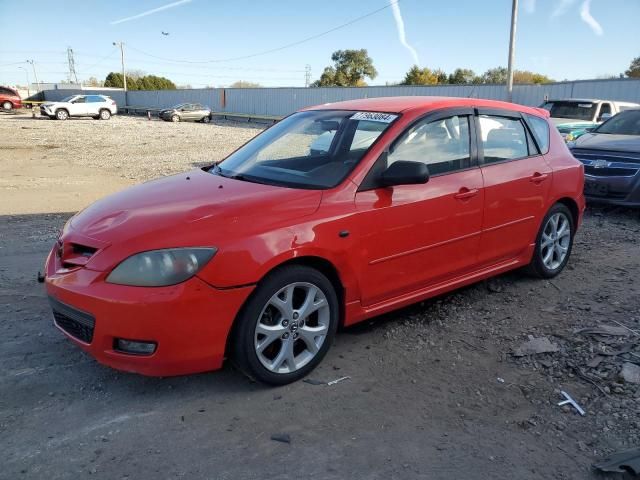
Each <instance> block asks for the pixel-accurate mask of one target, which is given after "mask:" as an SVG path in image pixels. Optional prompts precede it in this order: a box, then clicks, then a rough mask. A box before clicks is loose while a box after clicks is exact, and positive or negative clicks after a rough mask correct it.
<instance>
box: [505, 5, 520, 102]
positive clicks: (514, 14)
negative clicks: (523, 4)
mask: <svg viewBox="0 0 640 480" xmlns="http://www.w3.org/2000/svg"><path fill="white" fill-rule="evenodd" d="M517 23H518V0H513V4H512V6H511V36H510V37H509V66H508V69H507V102H512V101H513V59H514V57H515V48H516V25H517Z"/></svg>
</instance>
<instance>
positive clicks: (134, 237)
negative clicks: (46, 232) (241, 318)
mask: <svg viewBox="0 0 640 480" xmlns="http://www.w3.org/2000/svg"><path fill="white" fill-rule="evenodd" d="M321 198H322V192H321V191H320V190H301V189H291V188H284V187H275V186H270V185H262V184H256V183H249V182H245V181H240V180H234V179H230V178H225V177H221V176H219V175H214V174H211V173H208V172H205V171H203V170H194V171H192V172H188V173H184V174H180V175H174V176H171V177H165V178H161V179H158V180H154V181H151V182H147V183H143V184H141V185H137V186H134V187H131V188H128V189H126V190H123V191H121V192H119V193H116V194H113V195H110V196H108V197H106V198H104V199H102V200H99V201H97V202H95V203H94V204H92V205H90V206H89V207H87V208H86V209H84V210H83V211H81V212H80V213H78V214H76V215H75V216H74V217H73V218H72V219H71V220H70V221H69V222H68V223H67V225H66V226H65V228H64V230H63V233H62V236H61V240H62V241H64V242H66V243H74V244H79V245H83V246H88V247H91V248H95V249H97V250H98V252H97V253H96V254H95V255H94V256H93V257H91V259H90V260H89V261H88V262H87V264H86V267H87V268H90V269H94V270H106V269H109V268H112V267H113V266H115V264H117V263H119V262H120V261H122V260H123V259H124V258H126V257H128V256H130V255H132V254H134V253H138V252H141V251H145V250H154V249H159V248H170V247H187V246H214V247H218V248H224V247H225V246H227V247H228V246H232V245H233V243H234V241H235V240H236V239H238V238H242V237H243V236H246V235H251V234H259V233H261V232H266V231H268V230H269V229H273V228H277V227H286V226H288V225H290V224H291V222H292V221H294V220H295V221H297V220H298V219H299V218H301V217H304V216H307V215H310V214H312V213H313V212H315V211H316V210H317V209H318V206H319V205H320V200H321Z"/></svg>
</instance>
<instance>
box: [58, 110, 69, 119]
mask: <svg viewBox="0 0 640 480" xmlns="http://www.w3.org/2000/svg"><path fill="white" fill-rule="evenodd" d="M56 118H57V119H58V120H67V119H68V118H69V112H67V111H66V110H65V109H63V108H61V109H60V110H56Z"/></svg>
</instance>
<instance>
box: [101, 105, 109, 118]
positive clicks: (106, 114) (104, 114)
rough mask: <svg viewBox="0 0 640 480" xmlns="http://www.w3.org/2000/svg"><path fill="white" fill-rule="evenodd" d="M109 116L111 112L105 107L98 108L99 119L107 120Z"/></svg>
mask: <svg viewBox="0 0 640 480" xmlns="http://www.w3.org/2000/svg"><path fill="white" fill-rule="evenodd" d="M110 118H111V112H110V111H109V110H107V109H106V108H103V109H102V110H100V120H109V119H110Z"/></svg>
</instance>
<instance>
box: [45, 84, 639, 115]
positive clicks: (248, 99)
mask: <svg viewBox="0 0 640 480" xmlns="http://www.w3.org/2000/svg"><path fill="white" fill-rule="evenodd" d="M75 93H84V94H89V93H97V94H106V95H109V96H111V97H112V98H113V99H114V100H115V101H116V103H117V104H118V105H119V106H120V107H121V108H122V107H123V106H124V105H128V106H133V107H139V108H149V109H157V108H165V107H170V106H172V105H176V104H178V103H183V102H193V103H202V104H203V105H207V106H209V107H211V108H212V109H213V110H214V111H216V112H229V113H242V114H247V115H275V116H282V115H288V114H289V113H291V112H294V111H296V110H298V109H300V108H303V107H308V106H311V105H318V104H322V103H328V102H339V101H341V100H350V99H356V98H373V97H391V96H407V95H426V96H449V97H474V98H489V99H494V100H505V98H506V91H505V86H504V85H435V86H424V87H423V86H389V87H327V88H289V87H286V88H205V89H193V90H153V91H131V92H127V98H126V100H127V101H126V103H125V96H124V92H123V91H109V92H105V91H99V90H98V91H95V92H93V91H92V90H69V89H65V90H46V91H45V92H44V95H45V99H46V100H54V101H55V100H60V99H62V98H63V97H66V96H68V95H72V94H75ZM545 98H600V99H607V100H620V101H627V102H636V103H640V79H610V80H580V81H574V82H559V83H548V84H544V85H514V87H513V101H514V102H515V103H520V104H522V105H529V106H538V105H540V104H541V103H542V102H543V101H544V99H545Z"/></svg>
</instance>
